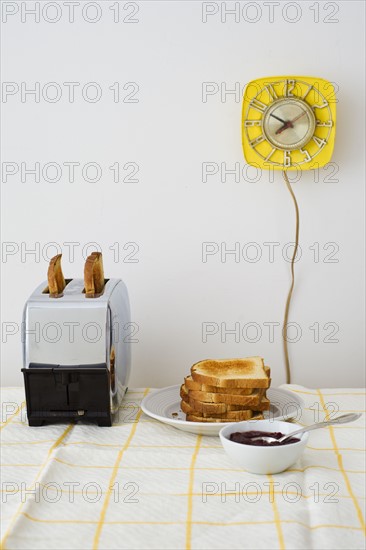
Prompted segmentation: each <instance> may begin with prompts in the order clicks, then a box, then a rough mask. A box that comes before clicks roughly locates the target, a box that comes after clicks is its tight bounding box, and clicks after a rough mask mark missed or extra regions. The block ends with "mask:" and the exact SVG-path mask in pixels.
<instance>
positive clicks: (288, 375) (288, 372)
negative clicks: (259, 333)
mask: <svg viewBox="0 0 366 550" xmlns="http://www.w3.org/2000/svg"><path fill="white" fill-rule="evenodd" d="M282 173H283V179H284V180H285V183H286V186H287V189H288V190H289V192H290V194H291V197H292V200H293V201H294V205H295V213H296V230H295V247H294V252H293V254H292V258H291V286H290V289H289V291H288V295H287V300H286V307H285V315H284V319H283V329H282V338H283V351H284V354H285V367H286V383H287V384H291V368H290V359H289V354H288V345H287V344H288V343H287V322H288V314H289V311H290V303H291V297H292V292H293V289H294V286H295V269H294V264H295V258H296V254H297V249H298V247H299V229H300V216H299V207H298V204H297V200H296V197H295V194H294V192H293V189H292V187H291V184H290V181H289V179H288V176H287V172H286V170H283V172H282Z"/></svg>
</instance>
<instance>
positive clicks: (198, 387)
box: [184, 366, 271, 395]
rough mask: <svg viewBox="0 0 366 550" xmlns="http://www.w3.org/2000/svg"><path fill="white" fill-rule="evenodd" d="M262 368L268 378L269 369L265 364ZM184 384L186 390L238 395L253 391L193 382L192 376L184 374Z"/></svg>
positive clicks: (252, 389)
mask: <svg viewBox="0 0 366 550" xmlns="http://www.w3.org/2000/svg"><path fill="white" fill-rule="evenodd" d="M264 370H265V372H266V374H267V376H268V378H270V376H271V369H270V368H269V367H267V366H265V367H264ZM184 384H185V387H186V388H187V390H194V391H204V392H208V393H231V394H239V395H250V394H251V393H253V391H254V388H220V387H218V386H209V385H207V384H200V382H195V381H194V380H193V378H192V376H186V377H185V378H184Z"/></svg>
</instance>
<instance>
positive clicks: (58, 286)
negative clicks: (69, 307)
mask: <svg viewBox="0 0 366 550" xmlns="http://www.w3.org/2000/svg"><path fill="white" fill-rule="evenodd" d="M61 258H62V254H57V255H56V256H54V257H53V258H51V260H50V264H49V266H48V272H47V279H48V292H49V294H50V295H51V296H55V295H58V294H62V292H63V290H64V288H65V286H66V281H65V278H64V275H63V273H62V267H61Z"/></svg>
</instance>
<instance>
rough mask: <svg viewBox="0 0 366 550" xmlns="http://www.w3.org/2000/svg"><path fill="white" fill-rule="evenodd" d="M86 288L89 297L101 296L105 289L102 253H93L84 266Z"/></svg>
mask: <svg viewBox="0 0 366 550" xmlns="http://www.w3.org/2000/svg"><path fill="white" fill-rule="evenodd" d="M84 288H85V294H86V296H88V297H93V296H95V295H99V294H101V293H102V292H103V289H104V270H103V257H102V253H101V252H92V253H91V254H90V256H88V257H87V259H86V262H85V266H84Z"/></svg>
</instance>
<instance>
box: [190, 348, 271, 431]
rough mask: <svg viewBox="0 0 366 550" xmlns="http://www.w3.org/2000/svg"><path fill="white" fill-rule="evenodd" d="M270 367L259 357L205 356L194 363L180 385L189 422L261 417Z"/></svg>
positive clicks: (256, 418)
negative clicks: (230, 357) (210, 357)
mask: <svg viewBox="0 0 366 550" xmlns="http://www.w3.org/2000/svg"><path fill="white" fill-rule="evenodd" d="M270 374H271V373H270V369H269V367H266V366H265V365H264V362H263V359H262V358H261V357H247V358H243V359H217V360H214V359H206V360H204V361H200V362H199V363H195V364H194V365H193V366H192V368H191V375H190V376H186V377H185V379H184V384H182V386H181V388H180V396H181V399H182V401H181V409H182V411H183V412H184V413H185V414H186V420H188V421H190V422H237V421H241V420H260V419H262V418H263V411H267V410H269V407H270V402H269V399H267V397H266V390H267V389H268V388H269V386H270V384H271V378H270Z"/></svg>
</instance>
